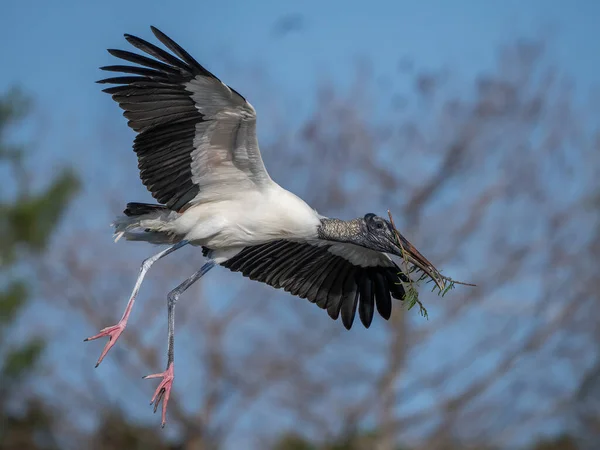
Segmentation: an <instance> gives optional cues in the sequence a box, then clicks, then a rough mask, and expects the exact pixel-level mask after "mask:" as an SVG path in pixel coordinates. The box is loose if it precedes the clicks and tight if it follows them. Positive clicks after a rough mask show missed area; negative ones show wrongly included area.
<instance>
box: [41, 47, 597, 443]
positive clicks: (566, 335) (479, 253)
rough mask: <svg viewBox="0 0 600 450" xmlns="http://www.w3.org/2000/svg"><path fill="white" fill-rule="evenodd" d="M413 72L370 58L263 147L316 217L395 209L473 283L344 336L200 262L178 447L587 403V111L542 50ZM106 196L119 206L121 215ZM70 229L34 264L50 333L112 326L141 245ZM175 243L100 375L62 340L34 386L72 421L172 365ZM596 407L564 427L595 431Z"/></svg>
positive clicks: (117, 404) (436, 433)
mask: <svg viewBox="0 0 600 450" xmlns="http://www.w3.org/2000/svg"><path fill="white" fill-rule="evenodd" d="M405 66H406V64H403V67H405ZM403 73H404V75H402V76H407V75H406V73H405V72H403ZM408 76H411V77H413V79H414V83H415V93H414V95H412V96H410V97H408V100H407V101H406V102H402V103H399V102H397V101H396V100H397V97H396V96H395V94H393V93H390V92H387V91H385V90H383V89H380V88H377V87H376V86H375V83H373V81H372V77H371V75H369V73H368V71H366V70H363V69H359V70H358V75H357V79H356V82H355V84H354V85H353V86H352V87H351V88H350V89H349V90H348V91H347V92H340V91H339V90H337V89H335V88H334V87H332V86H331V85H328V84H324V86H323V87H322V89H321V90H320V91H319V92H318V97H317V106H316V108H315V111H314V112H313V114H312V116H311V117H310V118H309V119H308V120H307V121H306V123H305V124H304V125H303V126H302V127H301V130H300V132H299V133H294V132H291V131H289V129H286V128H285V127H280V128H279V130H278V132H277V134H276V135H275V136H274V137H272V139H271V142H270V143H269V145H267V146H265V145H264V144H263V155H264V159H265V161H266V164H267V165H268V166H269V170H270V173H271V174H272V175H273V176H274V178H275V179H284V178H285V179H286V181H287V180H289V182H286V183H285V184H286V186H289V187H291V189H292V190H294V191H296V192H298V193H299V194H301V195H302V197H303V198H305V199H306V200H307V201H308V202H309V203H310V204H312V205H314V206H315V207H316V208H317V209H318V210H319V211H320V212H322V213H324V214H329V215H338V216H343V217H351V216H358V215H363V214H364V213H365V212H368V211H366V210H365V208H372V209H373V210H375V211H379V212H380V213H383V212H384V211H385V210H386V209H387V208H390V209H391V210H392V211H393V212H394V217H395V219H396V221H397V222H398V225H399V227H400V228H401V229H402V232H403V234H405V235H406V236H408V237H409V239H410V240H411V241H412V242H414V243H415V244H416V245H418V246H419V247H421V248H422V251H423V253H424V254H425V255H427V256H428V258H429V259H430V260H431V261H433V262H434V263H435V264H436V265H437V266H438V267H441V268H444V269H446V271H447V273H449V274H452V275H453V276H455V277H457V278H462V279H466V280H468V281H472V282H475V283H477V285H478V287H477V288H476V289H466V288H460V289H457V290H455V291H453V292H451V293H450V294H449V295H447V296H445V297H444V298H440V297H437V296H436V295H433V294H429V295H428V294H427V289H426V287H423V289H422V300H423V301H424V302H425V303H426V305H427V307H428V309H429V317H430V320H429V321H425V320H423V319H422V318H421V317H419V316H418V315H417V314H416V313H414V314H413V312H414V311H406V309H405V308H402V307H401V305H400V304H398V305H396V306H397V307H396V308H395V311H394V313H393V315H392V318H391V320H390V321H389V322H387V323H383V322H375V323H374V324H373V326H372V327H371V329H370V330H368V331H366V330H362V329H360V328H358V327H355V328H354V329H353V330H352V332H350V333H348V332H346V331H345V330H344V329H343V327H342V326H341V324H339V323H334V322H331V320H330V319H329V318H328V317H327V315H326V314H324V313H323V312H322V311H319V310H318V308H315V307H314V306H312V305H310V304H308V303H307V302H305V301H303V300H300V299H297V298H292V297H290V296H288V295H286V294H284V293H281V292H278V291H275V290H273V289H271V288H269V287H265V286H261V285H259V284H257V283H252V282H250V281H248V280H245V279H242V278H241V277H239V275H236V274H231V273H227V272H225V271H220V272H219V271H215V272H211V276H210V277H207V278H206V279H203V280H202V281H203V283H202V284H201V285H200V286H198V288H197V289H196V290H194V289H191V290H190V293H189V294H186V296H185V298H182V299H181V302H180V304H181V307H180V311H181V312H180V313H179V314H178V318H177V321H178V323H177V341H178V343H177V350H176V351H177V352H178V360H179V361H181V362H182V364H181V366H180V368H179V369H178V370H179V372H178V374H177V381H176V386H175V391H176V395H175V396H174V398H173V399H172V401H171V402H170V404H169V408H170V411H169V429H170V430H174V431H173V432H174V434H176V435H177V436H179V437H182V439H183V440H184V441H185V445H184V448H189V449H207V448H250V447H256V448H265V446H267V445H270V443H272V442H274V439H276V438H277V437H278V436H280V435H281V434H282V433H284V432H285V431H286V430H289V431H293V432H295V433H299V434H302V435H304V436H306V437H308V438H310V439H312V440H314V441H316V442H328V441H331V440H333V439H336V437H339V436H340V435H344V434H348V433H355V432H357V431H359V432H362V431H364V430H372V431H373V433H372V434H371V437H370V438H369V439H368V440H366V441H364V440H363V441H362V442H363V444H361V445H363V448H377V449H381V450H388V449H393V448H395V447H396V446H397V443H398V442H400V441H402V442H408V443H410V444H411V445H412V446H413V447H414V448H416V449H418V448H427V449H447V448H451V447H452V448H457V447H458V446H461V447H460V448H482V447H483V443H486V445H487V443H490V444H494V445H497V446H500V447H512V446H513V444H514V443H515V442H525V441H529V440H531V439H532V438H533V437H534V434H535V433H543V432H544V431H546V429H545V428H544V427H543V426H542V425H544V424H549V423H561V424H562V425H561V429H565V428H567V427H568V426H569V424H568V423H567V419H568V418H569V417H570V416H571V412H572V411H573V407H574V402H576V403H577V405H578V407H579V406H581V405H582V404H583V403H582V402H578V401H577V399H578V398H585V399H587V398H588V396H589V394H588V393H587V392H588V391H587V389H588V386H592V384H590V383H591V382H588V381H587V380H588V379H590V380H597V379H598V364H599V363H598V361H599V359H598V356H599V355H598V351H597V348H596V347H597V345H596V344H597V342H598V337H599V336H598V334H597V333H598V331H597V330H598V329H599V328H600V327H598V314H597V313H596V312H595V305H596V304H597V300H598V296H597V293H596V291H595V286H597V282H596V281H595V280H597V277H598V262H597V257H596V255H597V254H598V251H597V250H598V242H599V241H600V239H599V238H598V235H599V233H598V227H597V222H595V220H597V217H595V215H594V213H593V211H590V209H589V208H586V204H588V203H586V202H589V201H590V198H589V194H590V192H591V189H592V188H593V187H595V188H597V187H598V186H597V181H595V180H597V179H599V178H598V174H599V169H600V159H599V157H598V142H599V140H598V135H597V134H594V133H597V130H596V129H595V128H593V126H595V124H593V123H588V122H587V120H586V118H585V117H583V116H582V115H581V110H580V109H578V107H577V106H576V105H575V104H574V96H573V90H572V86H571V85H570V83H569V80H568V78H567V77H566V76H565V74H563V73H561V72H560V71H559V70H558V69H556V68H555V67H553V66H552V65H550V64H548V62H547V58H546V57H545V56H544V46H543V45H542V44H541V43H539V42H526V41H522V42H518V43H517V44H515V45H510V46H507V47H505V48H503V49H502V51H501V52H500V54H499V57H498V61H497V66H496V67H495V69H494V70H493V71H492V72H490V73H488V74H484V75H481V76H480V77H478V78H477V79H476V81H475V83H474V85H473V86H472V87H473V88H472V89H471V90H467V91H464V90H463V91H461V92H460V94H458V93H454V94H453V90H452V88H451V87H449V86H450V85H451V84H454V83H451V81H452V80H451V78H450V75H448V74H446V73H439V74H436V73H416V74H413V73H412V72H409V75H408ZM374 99H376V100H374ZM388 102H389V103H388ZM402 105H404V106H402ZM259 113H260V112H259ZM261 117H263V118H264V117H268V114H263V115H262V116H261ZM262 120H265V119H262ZM127 146H128V144H127V143H126V141H125V140H123V143H121V144H120V147H121V148H126V147H127ZM128 175H129V176H130V177H131V178H132V179H135V176H134V172H133V171H132V170H130V171H129V172H128ZM100 197H101V198H104V199H105V200H104V202H105V205H106V206H107V210H108V209H111V210H112V212H113V213H114V211H115V210H118V208H119V206H121V205H119V204H118V202H117V204H116V206H114V207H113V205H115V203H114V202H115V198H116V196H115V195H114V194H113V193H107V192H103V193H102V194H101V196H100ZM129 197H130V196H128V198H129ZM107 198H108V199H110V202H108V201H107V200H106V199H107ZM119 198H122V196H119ZM109 205H110V208H109V207H108V206H109ZM96 212H97V214H98V216H102V212H98V211H96ZM73 214H77V208H75V211H74V212H73ZM106 217H108V214H107V215H106ZM107 222H108V220H107ZM67 231H68V233H69V236H68V240H64V241H63V245H62V246H61V247H60V248H56V249H55V251H54V253H53V256H52V259H51V260H48V261H46V262H45V264H44V265H43V267H42V268H41V269H40V270H41V272H40V278H41V280H42V281H43V296H44V299H45V301H46V302H47V304H48V305H51V306H52V307H53V308H57V309H60V310H61V311H62V312H63V314H64V316H63V317H64V322H63V323H61V324H60V326H58V327H56V332H57V333H58V329H60V331H61V335H60V340H61V342H63V343H66V342H76V341H77V338H80V337H84V336H86V335H89V334H90V332H93V331H94V330H96V329H98V328H101V327H104V326H106V325H108V324H110V323H112V322H114V320H115V319H116V318H117V316H118V315H119V314H120V310H121V308H122V307H123V306H124V301H125V299H126V295H127V293H128V291H129V290H130V288H131V283H132V282H133V277H134V274H135V271H136V270H137V266H138V264H139V263H140V262H141V260H142V259H143V258H144V256H145V255H147V254H148V253H147V251H148V249H147V248H146V249H142V248H141V247H140V249H139V250H138V249H137V247H135V245H133V244H132V245H128V246H127V248H126V249H125V248H124V247H121V246H120V247H112V246H109V241H108V239H109V236H108V231H109V230H108V229H104V228H102V229H101V230H100V229H93V230H92V229H90V228H89V227H88V226H86V227H82V228H81V229H72V230H67ZM117 248H118V250H117ZM185 251H188V253H187V254H186V253H185ZM178 253H179V254H178V256H175V257H172V258H170V259H166V260H163V261H161V262H160V264H157V265H156V266H155V267H153V269H152V270H151V272H150V274H149V276H148V279H147V281H146V285H145V287H144V288H143V290H142V293H141V298H140V299H139V300H138V303H137V305H136V307H135V311H134V314H133V320H132V322H131V324H130V326H129V327H128V329H127V330H126V332H125V333H124V334H123V336H122V338H121V340H120V341H119V343H118V345H117V347H118V348H116V349H114V350H112V354H110V355H109V358H108V359H107V360H106V361H105V362H104V363H103V366H101V368H100V369H98V370H97V371H96V372H94V371H93V369H92V367H93V363H94V361H95V360H94V359H93V358H94V357H95V356H96V352H97V351H99V348H96V347H90V346H86V347H83V346H81V347H80V346H77V347H73V346H71V345H70V344H69V345H68V349H67V350H65V355H68V358H69V361H70V364H69V375H68V376H66V374H64V373H61V371H64V370H65V367H64V366H62V365H60V364H59V365H55V366H54V367H55V370H56V373H55V375H56V376H54V377H51V380H52V383H54V384H55V386H53V389H52V392H49V393H48V395H49V397H50V398H53V399H54V401H55V402H56V403H57V404H58V406H59V407H60V406H62V407H63V410H64V412H65V416H64V417H66V418H67V419H68V420H70V421H71V422H70V423H77V421H78V420H81V418H78V417H74V415H79V412H80V411H84V410H85V411H88V412H90V413H92V414H91V417H92V419H93V418H94V417H96V418H97V417H99V416H101V415H102V414H104V411H106V410H120V411H122V412H123V414H126V415H129V416H130V417H134V415H133V414H134V413H135V420H136V421H138V420H144V419H146V418H147V417H148V412H147V411H145V410H143V409H141V407H138V406H137V405H143V400H144V398H143V396H142V395H141V394H143V395H146V396H149V394H150V393H151V390H152V387H153V386H152V385H150V383H149V382H142V381H141V380H140V378H139V376H141V375H145V374H147V373H152V372H155V371H156V370H157V369H158V368H160V367H161V366H162V364H163V363H164V361H163V360H162V356H161V355H162V354H163V347H162V341H161V339H163V334H164V333H163V332H164V329H165V326H166V308H165V302H166V300H165V296H166V293H167V292H168V290H169V289H168V288H169V287H171V286H175V285H176V284H177V283H178V282H179V281H180V279H181V278H182V277H184V276H185V274H187V273H188V272H190V271H192V270H194V268H195V267H196V266H199V265H200V264H201V256H200V255H199V252H198V251H196V252H193V251H189V250H182V251H181V252H178ZM185 255H187V256H185ZM148 294H152V295H148ZM148 297H150V298H148ZM67 322H68V323H72V324H79V326H73V327H70V328H68V329H66V330H65V326H64V323H67ZM81 324H83V325H81ZM57 336H58V335H57ZM164 344H165V345H166V343H164ZM65 345H66V344H65ZM185 361H187V363H186V362H185ZM186 364H187V366H186ZM143 383H146V384H143ZM67 386H68V388H67ZM578 396H579V397H578ZM595 398H596V400H595V401H596V403H595V405H596V406H597V404H598V401H597V399H598V396H597V395H596V397H595ZM586 411H589V410H586ZM595 411H596V412H595V413H594V414H593V415H592V418H591V419H589V417H588V416H589V414H588V416H585V414H584V413H583V412H582V414H584V415H582V416H581V417H582V420H580V421H579V422H578V424H579V426H582V427H585V431H586V433H588V434H589V433H597V432H598V425H597V424H598V421H597V419H598V413H597V411H598V410H597V409H596V410H595ZM74 412H76V413H74ZM584 416H585V417H588V418H587V419H585V420H584V419H583V417H584ZM590 421H591V422H590ZM589 423H593V424H594V425H593V426H592V425H586V424H589ZM594 427H595V428H594ZM594 430H595V431H594ZM107 432H108V431H107ZM358 434H360V433H358ZM356 448H359V447H356Z"/></svg>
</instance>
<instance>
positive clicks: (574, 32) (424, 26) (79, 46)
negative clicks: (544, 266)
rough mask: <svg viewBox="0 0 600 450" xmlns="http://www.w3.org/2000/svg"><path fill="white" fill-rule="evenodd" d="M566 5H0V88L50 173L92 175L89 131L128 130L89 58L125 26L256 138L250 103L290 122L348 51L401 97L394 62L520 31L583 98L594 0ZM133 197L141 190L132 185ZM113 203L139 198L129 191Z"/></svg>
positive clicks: (339, 80)
mask: <svg viewBox="0 0 600 450" xmlns="http://www.w3.org/2000/svg"><path fill="white" fill-rule="evenodd" d="M574 5H575V3H574V2H567V1H549V0H548V1H543V0H530V1H513V0H511V1H502V2H501V1H495V2H492V1H477V0H462V1H458V0H454V1H450V0H448V1H441V0H440V1H394V0H388V1H369V2H364V1H360V2H354V1H347V0H346V1H324V0H321V1H314V0H308V1H303V2H283V1H281V0H280V1H262V2H258V1H255V2H249V1H221V2H208V1H181V2H158V1H155V0H147V1H143V2H142V1H135V2H131V1H128V2H126V1H114V0H106V1H103V2H84V1H81V0H79V1H66V0H65V1H27V0H23V1H5V2H3V8H2V10H1V11H2V14H1V15H0V56H1V61H2V64H1V65H0V67H1V68H2V69H1V70H0V90H4V89H6V88H8V87H9V86H13V85H19V86H21V87H23V88H24V89H25V90H26V91H27V92H28V93H30V94H31V95H32V96H33V97H34V100H35V103H36V105H37V108H38V111H39V112H40V114H42V115H43V116H44V121H45V126H44V131H43V133H42V136H41V137H39V138H38V139H36V144H37V146H38V149H39V151H40V153H41V154H43V155H44V158H43V159H44V160H45V161H47V162H50V163H51V165H50V167H58V166H59V165H61V164H63V163H65V162H66V163H73V164H74V165H76V166H77V167H78V168H80V169H81V170H82V171H83V173H84V174H85V176H86V177H89V178H88V179H92V180H93V177H94V175H95V174H96V171H95V168H96V164H97V163H98V162H101V161H104V160H103V159H102V158H103V155H105V150H106V149H105V148H103V145H106V141H104V142H103V143H100V142H96V141H94V139H93V138H94V136H95V135H96V133H97V128H98V127H99V126H104V125H106V123H108V124H110V126H111V128H110V129H111V130H114V133H115V134H116V135H119V136H123V134H124V133H127V131H126V125H125V120H124V119H123V118H122V117H120V110H119V109H118V108H117V107H116V105H114V104H113V102H112V100H111V99H110V98H109V96H107V95H105V94H103V93H101V92H100V90H101V88H102V87H100V86H99V85H96V84H95V83H94V81H95V80H98V79H100V78H102V77H103V73H102V72H101V71H99V70H98V67H99V66H102V65H108V64H114V63H116V62H115V61H116V60H115V59H114V58H112V57H111V56H110V55H109V54H108V53H107V52H106V48H128V44H127V43H126V42H125V40H124V39H123V36H122V35H123V33H130V34H134V35H137V36H140V37H142V38H145V39H149V40H152V39H153V36H152V34H151V32H150V30H149V25H155V26H157V27H159V28H160V29H161V30H162V31H164V32H165V33H166V34H168V35H169V36H171V37H172V38H174V39H175V40H176V41H177V42H179V43H180V44H181V45H182V46H183V47H184V48H186V49H187V50H188V51H189V52H190V53H191V54H192V55H194V56H195V57H196V59H198V60H199V61H200V62H201V63H202V64H204V65H205V66H206V67H207V68H208V69H209V70H211V71H212V72H214V73H215V74H216V75H217V76H219V77H220V78H221V79H223V81H225V82H226V83H229V84H231V85H232V86H233V87H235V88H236V89H237V90H238V91H240V92H241V93H242V94H243V95H244V96H245V97H247V98H248V99H249V100H250V101H251V102H252V103H253V105H254V106H255V107H256V109H257V111H258V114H259V134H262V136H261V137H262V138H265V137H266V138H268V136H265V131H264V130H265V129H268V127H264V128H263V129H262V131H261V125H260V113H261V105H267V104H269V103H272V102H275V103H281V104H282V105H285V108H286V112H287V113H289V117H288V119H289V121H291V122H294V121H295V120H298V121H299V120H300V115H301V114H302V111H304V110H306V108H309V107H310V99H311V98H313V97H312V94H313V92H314V90H315V86H316V84H317V83H318V82H319V81H322V80H323V78H328V79H329V80H330V81H331V82H332V83H334V84H336V85H338V84H339V85H342V86H343V85H347V84H348V83H350V81H351V80H352V79H353V76H354V73H355V71H354V63H355V61H356V60H357V58H359V57H366V58H368V59H369V60H370V61H371V62H372V66H373V71H374V72H375V74H376V75H381V76H387V77H389V78H390V80H391V86H392V89H393V90H399V91H402V90H403V89H404V88H405V86H403V85H402V81H401V80H400V79H399V78H397V77H396V78H395V75H396V73H397V71H396V67H397V64H398V60H399V59H400V58H401V57H402V56H408V57H411V58H413V59H414V60H415V61H416V62H417V64H418V65H419V66H420V67H429V68H439V67H444V66H448V67H451V68H452V70H453V71H455V72H456V71H457V72H458V73H459V75H462V76H465V77H471V76H473V75H475V74H476V73H479V72H480V71H481V70H483V69H485V68H486V67H489V66H490V65H491V64H492V63H493V61H494V58H495V56H496V50H497V48H498V46H499V45H501V44H503V43H510V42H511V41H512V40H513V39H515V38H519V37H523V36H524V37H532V36H533V37H537V36H543V35H548V36H550V40H551V42H552V43H553V44H554V45H553V46H552V52H553V55H552V57H553V58H554V60H556V61H557V63H558V64H559V65H560V66H561V67H562V68H566V69H567V70H568V72H569V74H570V75H571V76H572V78H573V79H574V81H575V83H576V85H577V88H578V95H579V98H581V99H582V100H585V97H586V95H587V93H588V92H589V91H590V89H591V88H593V87H594V86H595V85H597V81H598V80H599V79H600V28H599V27H598V17H600V2H597V1H593V0H591V1H584V0H580V1H578V2H576V6H574ZM287 14H298V15H300V16H301V17H302V18H303V28H302V29H301V30H299V31H295V32H291V33H289V34H288V35H285V36H282V37H280V38H277V39H274V38H273V26H274V24H275V23H276V22H277V20H278V19H280V18H281V17H282V16H285V15H287ZM232 63H233V64H232ZM249 67H252V68H255V67H260V68H261V70H262V71H263V72H264V73H265V74H266V75H267V76H268V77H269V79H270V80H272V81H273V83H274V89H273V90H272V91H268V92H265V90H264V89H262V88H259V87H257V86H256V85H255V81H254V80H255V79H254V78H253V77H252V76H248V73H247V72H246V70H249V69H248V68H249ZM271 93H275V94H276V95H277V97H276V98H275V99H273V98H272V96H271V95H270V94H271ZM262 109H264V108H262ZM107 121H108V122H107ZM67 131H68V133H67ZM115 142H116V143H118V144H119V145H122V144H123V142H125V141H124V140H123V139H116V140H115ZM111 151H112V153H111V158H112V155H115V154H116V153H117V152H122V153H123V155H124V157H125V158H127V163H128V164H130V166H129V167H131V171H130V172H129V174H132V173H133V171H134V170H135V158H134V155H133V152H131V151H130V149H129V144H127V146H125V147H124V148H117V149H111ZM119 162H120V161H119ZM92 185H93V182H92ZM137 192H138V193H142V192H143V188H142V187H141V183H140V188H139V190H138V191H137ZM124 197H125V198H124V200H123V201H127V200H144V198H136V197H135V196H134V195H131V194H130V193H127V195H124ZM146 200H150V196H149V195H147V197H146ZM92 220H95V219H93V218H92ZM102 225H103V226H104V223H103V224H102ZM109 239H110V233H108V232H107V242H108V241H109ZM118 251H123V252H127V251H128V250H127V248H123V247H120V250H118ZM132 281H133V280H132ZM118 314H120V311H117V312H115V316H116V315H118Z"/></svg>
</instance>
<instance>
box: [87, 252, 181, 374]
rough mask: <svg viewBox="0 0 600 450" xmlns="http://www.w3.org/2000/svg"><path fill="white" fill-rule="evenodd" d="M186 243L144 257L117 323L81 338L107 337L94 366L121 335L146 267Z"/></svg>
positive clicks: (146, 270) (89, 339) (90, 339)
mask: <svg viewBox="0 0 600 450" xmlns="http://www.w3.org/2000/svg"><path fill="white" fill-rule="evenodd" d="M187 243H188V242H187V241H181V242H179V243H177V244H175V245H173V246H171V247H169V248H167V249H165V250H163V251H161V252H159V253H157V254H156V255H154V256H151V257H150V258H148V259H146V260H145V261H144V262H143V263H142V267H140V274H139V275H138V278H137V280H136V282H135V286H134V287H133V292H132V293H131V296H130V297H129V301H128V302H127V306H126V307H125V312H124V313H123V317H121V320H119V323H117V324H116V325H113V326H111V327H106V328H103V329H102V330H100V333H98V334H97V335H95V336H92V337H89V338H87V339H84V340H83V341H84V342H87V341H93V340H95V339H99V338H101V337H108V342H107V343H106V345H105V346H104V350H102V353H101V354H100V358H98V362H97V363H96V367H98V366H99V365H100V363H101V362H102V360H103V359H104V357H105V356H106V354H107V353H108V351H109V350H110V349H111V348H112V346H113V345H115V343H116V342H117V340H118V339H119V336H121V333H122V332H123V330H124V329H125V327H126V326H127V321H128V320H129V314H131V309H132V308H133V304H134V303H135V298H136V297H137V294H138V292H139V290H140V286H141V285H142V281H143V280H144V277H145V276H146V272H148V269H150V267H151V266H152V264H154V263H155V262H156V261H158V260H159V259H160V258H162V257H163V256H167V255H168V254H169V253H171V252H174V251H175V250H177V249H178V248H181V247H183V246H184V245H186V244H187Z"/></svg>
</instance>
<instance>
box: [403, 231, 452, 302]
mask: <svg viewBox="0 0 600 450" xmlns="http://www.w3.org/2000/svg"><path fill="white" fill-rule="evenodd" d="M397 234H398V237H399V238H400V244H401V247H400V246H398V244H397V243H396V242H394V250H395V254H396V255H398V256H400V257H401V258H403V259H405V260H406V261H408V262H409V263H411V264H414V265H415V266H417V267H418V268H419V269H421V270H422V271H423V272H424V273H425V274H427V275H428V276H429V277H430V278H431V279H432V280H433V281H434V282H435V284H436V285H437V287H438V288H439V289H440V291H443V290H444V289H445V288H446V283H445V282H444V280H443V279H442V278H440V276H439V274H440V273H439V271H438V270H437V269H436V268H435V267H434V265H433V264H431V263H430V262H429V261H428V260H427V258H425V257H424V256H423V255H422V254H421V252H420V251H419V250H417V249H416V248H415V246H414V245H412V244H411V243H410V242H408V240H407V239H406V238H405V237H404V236H402V235H401V234H400V233H397Z"/></svg>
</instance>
